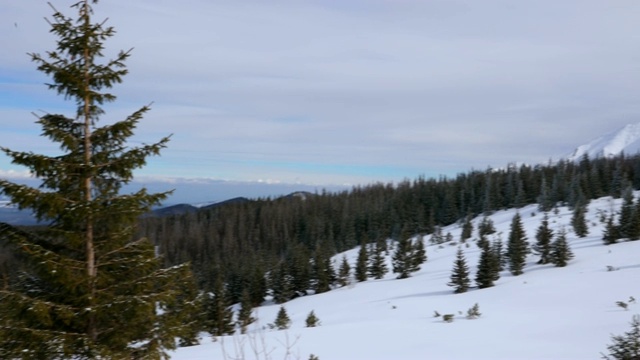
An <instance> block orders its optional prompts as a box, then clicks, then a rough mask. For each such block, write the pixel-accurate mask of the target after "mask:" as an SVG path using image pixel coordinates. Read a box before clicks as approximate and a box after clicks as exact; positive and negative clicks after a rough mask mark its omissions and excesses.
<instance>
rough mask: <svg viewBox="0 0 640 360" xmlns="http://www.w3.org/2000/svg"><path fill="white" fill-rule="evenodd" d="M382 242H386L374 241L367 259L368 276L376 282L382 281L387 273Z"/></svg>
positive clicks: (381, 240)
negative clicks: (372, 248) (371, 251)
mask: <svg viewBox="0 0 640 360" xmlns="http://www.w3.org/2000/svg"><path fill="white" fill-rule="evenodd" d="M382 242H386V240H383V239H379V240H378V241H376V244H375V248H374V250H373V253H372V254H371V258H370V259H369V261H370V263H369V267H368V274H369V276H371V277H372V278H374V279H376V280H378V279H382V278H383V277H384V276H385V275H386V274H387V273H388V272H389V268H388V267H387V259H386V258H385V255H384V250H383V249H384V247H383V245H382V244H381V243H382Z"/></svg>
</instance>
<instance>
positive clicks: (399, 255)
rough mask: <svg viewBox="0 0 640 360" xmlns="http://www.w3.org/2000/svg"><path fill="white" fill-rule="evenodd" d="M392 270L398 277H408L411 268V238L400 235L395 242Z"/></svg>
mask: <svg viewBox="0 0 640 360" xmlns="http://www.w3.org/2000/svg"><path fill="white" fill-rule="evenodd" d="M392 261H393V272H394V273H396V274H398V276H397V278H398V279H406V278H408V277H409V273H410V270H411V262H412V258H411V240H410V239H408V238H405V237H400V238H399V239H398V241H397V244H396V250H395V252H394V253H393V257H392Z"/></svg>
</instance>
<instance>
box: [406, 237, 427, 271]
mask: <svg viewBox="0 0 640 360" xmlns="http://www.w3.org/2000/svg"><path fill="white" fill-rule="evenodd" d="M425 262H427V250H426V249H425V247H424V240H423V239H422V236H418V238H417V239H416V241H415V242H412V250H411V268H410V269H409V270H410V272H416V271H419V270H420V267H421V266H422V264H424V263H425Z"/></svg>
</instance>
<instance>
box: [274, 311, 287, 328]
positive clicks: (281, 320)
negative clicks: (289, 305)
mask: <svg viewBox="0 0 640 360" xmlns="http://www.w3.org/2000/svg"><path fill="white" fill-rule="evenodd" d="M273 324H274V325H275V327H276V329H278V330H286V329H288V328H289V326H291V319H290V318H289V314H287V310H286V309H285V308H284V306H280V310H278V315H276V320H275V322H274V323H273Z"/></svg>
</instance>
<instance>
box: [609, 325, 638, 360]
mask: <svg viewBox="0 0 640 360" xmlns="http://www.w3.org/2000/svg"><path fill="white" fill-rule="evenodd" d="M611 340H613V344H611V345H608V346H607V350H608V351H609V354H607V355H604V354H603V359H606V360H611V359H615V360H636V359H640V315H634V316H633V318H632V319H631V330H630V331H627V332H625V333H624V335H614V336H612V337H611Z"/></svg>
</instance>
